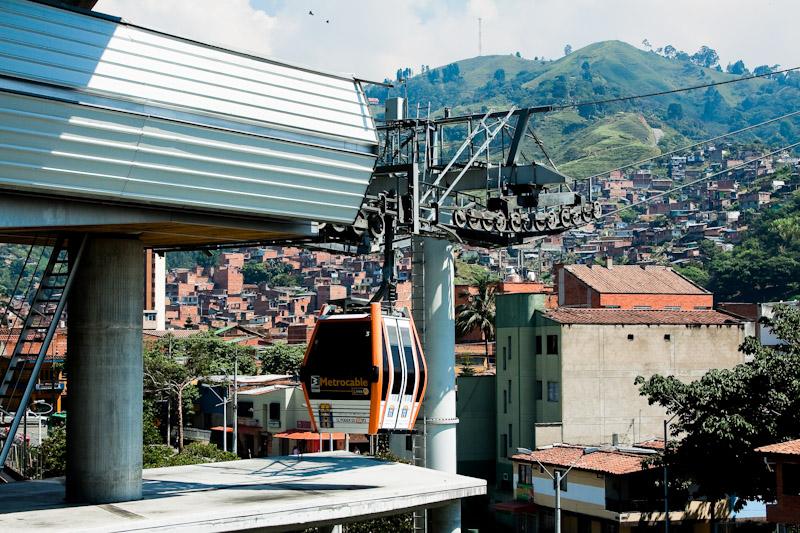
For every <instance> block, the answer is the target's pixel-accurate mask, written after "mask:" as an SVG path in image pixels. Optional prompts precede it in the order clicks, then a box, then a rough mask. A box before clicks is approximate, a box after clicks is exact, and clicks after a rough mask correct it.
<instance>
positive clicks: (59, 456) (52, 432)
mask: <svg viewBox="0 0 800 533" xmlns="http://www.w3.org/2000/svg"><path fill="white" fill-rule="evenodd" d="M39 452H40V454H41V457H42V475H43V476H44V477H57V476H63V475H64V473H65V472H66V470H67V429H66V428H65V427H64V426H56V427H53V428H50V429H49V430H48V431H47V438H46V439H44V440H43V441H42V445H41V447H40V450H39Z"/></svg>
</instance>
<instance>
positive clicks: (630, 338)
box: [628, 333, 633, 341]
mask: <svg viewBox="0 0 800 533" xmlns="http://www.w3.org/2000/svg"><path fill="white" fill-rule="evenodd" d="M628 340H629V341H632V340H633V333H628Z"/></svg>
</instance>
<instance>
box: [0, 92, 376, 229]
mask: <svg viewBox="0 0 800 533" xmlns="http://www.w3.org/2000/svg"><path fill="white" fill-rule="evenodd" d="M1 86H2V85H1V84H0V87H1ZM372 162H373V160H372V158H371V156H369V155H365V154H358V153H353V152H347V151H338V150H333V149H330V148H322V147H315V146H311V145H301V144H297V143H292V142H287V141H282V140H277V139H274V138H270V137H261V136H256V135H249V134H242V133H237V132H231V131H226V130H220V129H214V128H206V127H201V126H196V125H191V124H184V123H180V122H175V121H170V120H163V119H158V118H153V117H148V116H147V115H145V114H132V113H123V112H119V111H113V110H107V109H99V108H94V107H90V106H83V105H76V104H70V103H65V102H60V101H56V100H43V99H40V98H36V97H29V96H22V95H19V94H14V93H8V92H2V91H0V188H7V189H15V190H22V191H30V192H45V193H47V194H52V195H65V196H73V197H75V196H77V197H82V198H86V197H95V198H101V199H104V200H119V201H124V202H126V203H127V202H134V203H142V202H144V203H148V204H157V205H162V206H167V207H170V206H171V207H183V208H194V209H199V210H211V211H220V210H221V211H224V212H229V213H244V214H253V215H259V216H264V217H286V218H300V219H306V220H320V221H331V222H344V223H346V222H352V220H353V219H354V218H355V215H356V213H357V211H358V209H359V207H360V206H361V201H362V198H363V194H364V191H365V190H366V187H367V184H368V182H369V177H370V175H371V171H372Z"/></svg>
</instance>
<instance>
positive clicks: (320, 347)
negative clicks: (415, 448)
mask: <svg viewBox="0 0 800 533" xmlns="http://www.w3.org/2000/svg"><path fill="white" fill-rule="evenodd" d="M300 380H301V382H302V386H303V392H304V393H305V397H306V405H308V410H309V414H310V415H311V420H312V424H313V425H314V430H315V431H322V432H325V431H337V432H345V433H365V434H367V433H368V434H373V435H374V434H376V433H378V432H380V431H389V432H396V431H409V430H412V429H413V428H414V423H415V422H416V419H417V415H418V414H419V410H420V406H421V405H422V398H423V397H424V396H425V387H426V385H427V365H426V363H425V356H424V355H423V353H422V347H421V344H420V341H419V337H418V336H417V332H416V329H415V328H414V321H413V319H412V318H411V316H410V315H409V314H408V313H407V312H406V313H403V314H393V313H385V312H383V311H381V305H380V304H379V303H373V304H371V305H370V306H369V310H368V312H366V311H365V312H363V313H345V314H326V315H323V316H321V317H320V319H319V320H318V321H317V325H316V327H315V328H314V332H313V334H312V336H311V342H310V343H309V345H308V349H307V350H306V354H305V358H304V360H303V364H302V365H301V367H300Z"/></svg>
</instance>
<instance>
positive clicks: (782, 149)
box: [600, 142, 800, 218]
mask: <svg viewBox="0 0 800 533" xmlns="http://www.w3.org/2000/svg"><path fill="white" fill-rule="evenodd" d="M798 146H800V142H796V143H794V144H790V145H788V146H784V147H782V148H778V149H777V150H773V151H772V152H769V153H766V154H762V155H760V156H758V157H754V158H752V159H748V160H747V161H743V162H742V163H739V164H738V165H734V166H732V167H730V168H726V169H725V170H720V171H719V172H715V173H713V174H709V175H708V176H703V177H702V178H698V179H696V180H694V181H690V182H689V183H684V184H683V185H679V186H678V187H673V188H672V189H669V190H667V191H664V192H661V193H658V194H655V195H653V196H650V197H648V198H645V199H644V200H640V201H638V202H634V203H632V204H630V205H626V206H625V207H620V208H619V209H615V210H614V211H611V212H609V213H606V214H604V215H603V216H602V217H600V218H605V217H610V216H611V215H615V214H617V213H619V212H620V211H625V210H626V209H630V208H632V207H636V206H637V205H642V204H647V203H650V202H651V201H653V200H655V199H657V198H662V197H664V196H667V195H668V194H671V193H673V192H675V191H679V190H681V189H685V188H686V187H690V186H692V185H694V184H696V183H700V182H701V181H707V180H710V179H714V178H716V177H717V176H721V175H722V174H727V173H728V172H730V171H732V170H737V169H740V168H742V167H746V166H747V165H749V164H750V163H754V162H756V161H761V160H762V159H764V158H765V157H770V156H773V155H775V154H777V153H780V152H783V151H784V150H791V149H792V148H796V147H798Z"/></svg>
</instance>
